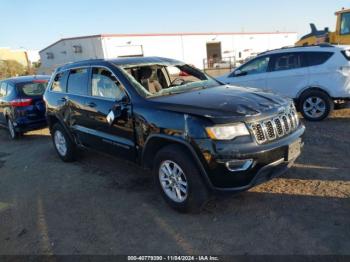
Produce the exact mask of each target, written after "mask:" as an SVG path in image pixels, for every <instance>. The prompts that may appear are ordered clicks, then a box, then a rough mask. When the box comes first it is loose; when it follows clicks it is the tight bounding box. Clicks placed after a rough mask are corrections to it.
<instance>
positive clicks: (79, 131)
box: [44, 57, 305, 211]
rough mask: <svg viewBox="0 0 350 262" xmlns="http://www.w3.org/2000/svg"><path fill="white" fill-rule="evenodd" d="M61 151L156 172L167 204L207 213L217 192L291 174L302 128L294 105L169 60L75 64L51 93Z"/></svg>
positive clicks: (50, 111)
mask: <svg viewBox="0 0 350 262" xmlns="http://www.w3.org/2000/svg"><path fill="white" fill-rule="evenodd" d="M44 98H45V101H46V104H47V119H48V123H49V127H50V131H51V134H52V138H53V144H54V146H55V148H56V151H57V153H58V155H59V156H60V158H61V159H62V160H63V161H73V160H74V157H75V155H76V153H75V150H76V147H77V146H84V147H89V148H94V149H98V150H101V151H103V152H108V153H110V154H112V155H116V156H119V157H122V158H125V159H127V160H131V161H134V162H136V163H138V164H139V165H141V166H143V167H146V168H150V169H152V170H153V172H154V176H155V178H156V181H157V184H158V186H159V188H160V190H161V193H162V195H163V196H164V198H165V200H166V201H167V202H168V203H169V204H170V205H171V206H172V207H174V208H176V209H177V210H180V211H194V210H197V211H198V210H199V209H200V207H201V206H202V205H203V204H204V203H205V201H206V200H207V199H208V197H209V195H210V193H211V192H215V191H232V192H240V191H244V190H247V189H249V188H251V187H253V186H255V185H257V184H259V183H262V182H264V181H267V180H269V179H271V178H273V177H276V176H278V175H280V174H281V173H283V172H284V171H286V170H287V168H288V167H290V166H291V165H292V164H293V162H294V161H295V159H296V158H297V157H298V156H299V154H300V149H301V147H302V141H301V136H302V135H303V133H304V130H305V128H304V126H303V125H302V124H300V122H299V119H298V116H297V113H296V110H295V107H294V105H293V103H292V101H291V100H287V99H284V98H281V97H279V96H276V95H273V94H270V93H262V92H259V91H256V90H253V89H247V88H240V87H234V86H227V85H222V84H221V83H219V82H217V81H216V80H214V79H212V78H211V77H209V76H207V75H206V74H204V73H203V72H201V71H199V70H197V69H195V68H193V67H192V66H189V65H186V64H184V63H182V62H179V61H175V60H171V59H166V58H157V57H153V58H120V59H116V60H90V61H84V62H77V63H73V64H68V65H65V66H63V67H60V68H58V69H57V70H56V71H55V73H54V74H53V76H52V78H51V80H50V83H49V87H48V89H47V91H46V93H45V96H44Z"/></svg>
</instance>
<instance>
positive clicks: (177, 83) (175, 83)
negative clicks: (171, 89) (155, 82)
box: [170, 78, 186, 86]
mask: <svg viewBox="0 0 350 262" xmlns="http://www.w3.org/2000/svg"><path fill="white" fill-rule="evenodd" d="M185 82H186V80H185V79H182V78H175V79H174V80H173V81H172V82H171V83H170V86H181V85H183V84H184V83H185Z"/></svg>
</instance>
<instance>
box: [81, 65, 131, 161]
mask: <svg viewBox="0 0 350 262" xmlns="http://www.w3.org/2000/svg"><path fill="white" fill-rule="evenodd" d="M85 111H86V114H85V116H86V118H85V121H84V127H85V130H82V131H83V132H85V133H86V134H88V135H89V139H88V140H86V141H85V142H86V144H87V146H90V147H93V148H95V149H97V150H102V151H104V152H108V153H110V154H113V155H116V156H119V157H123V158H126V159H129V160H134V159H135V157H136V154H135V142H134V141H135V140H134V128H133V121H132V107H131V103H130V101H129V100H128V97H127V95H126V93H125V89H124V87H123V86H122V84H121V83H120V82H119V81H118V79H117V78H116V76H115V75H114V74H113V73H112V72H111V71H110V70H108V69H106V68H105V67H93V68H92V71H91V79H90V88H89V95H88V97H87V99H86V104H85Z"/></svg>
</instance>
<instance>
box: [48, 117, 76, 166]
mask: <svg viewBox="0 0 350 262" xmlns="http://www.w3.org/2000/svg"><path fill="white" fill-rule="evenodd" d="M52 142H53V146H54V148H55V150H56V152H57V154H58V156H59V157H60V158H61V159H62V160H63V161H64V162H73V161H75V153H76V145H75V143H74V142H73V141H72V140H71V139H70V137H69V136H68V134H67V132H66V130H65V129H64V128H63V127H62V125H61V124H59V123H56V124H55V125H54V126H53V127H52Z"/></svg>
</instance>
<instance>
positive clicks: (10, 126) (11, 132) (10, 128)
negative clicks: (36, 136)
mask: <svg viewBox="0 0 350 262" xmlns="http://www.w3.org/2000/svg"><path fill="white" fill-rule="evenodd" d="M7 128H8V131H9V135H10V138H11V139H13V140H14V139H16V138H18V136H19V133H18V132H16V130H15V127H14V125H13V122H12V120H11V119H10V118H9V119H7Z"/></svg>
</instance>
